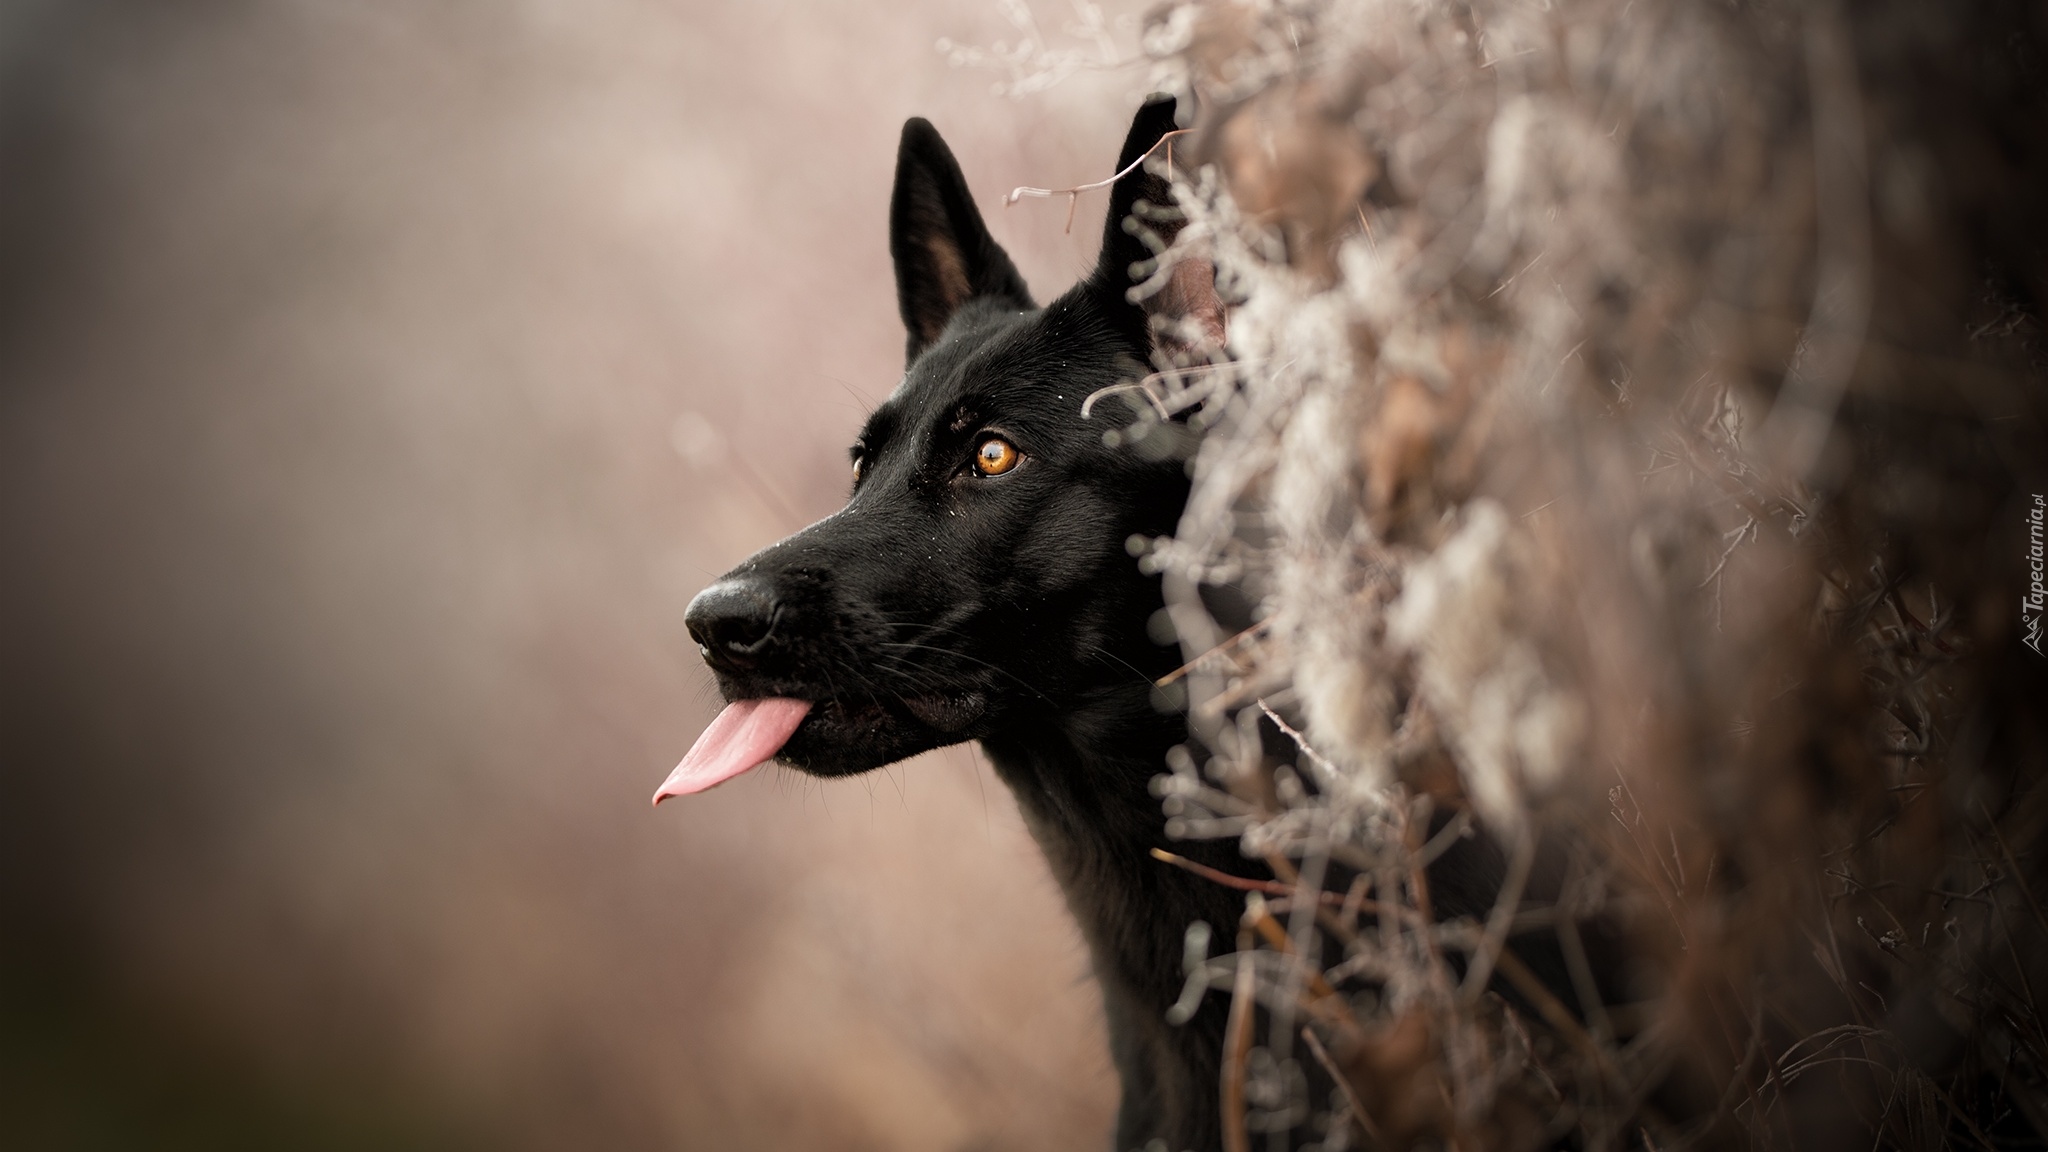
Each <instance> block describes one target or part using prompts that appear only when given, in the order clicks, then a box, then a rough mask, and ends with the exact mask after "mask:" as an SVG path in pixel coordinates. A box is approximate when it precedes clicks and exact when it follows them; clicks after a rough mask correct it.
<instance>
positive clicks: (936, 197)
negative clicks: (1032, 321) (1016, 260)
mask: <svg viewBox="0 0 2048 1152" xmlns="http://www.w3.org/2000/svg"><path fill="white" fill-rule="evenodd" d="M889 254H890V256H891V257H893V258H894V260H895V263H896V303H897V307H898V308H899V309H901V311H902V313H903V327H904V330H905V332H906V333H907V342H906V345H905V351H904V360H905V362H906V363H908V362H909V361H912V360H915V359H917V357H918V354H919V353H921V352H923V351H924V350H925V349H926V348H929V347H930V346H931V345H932V344H933V343H934V342H935V341H937V340H938V338H939V335H940V334H941V333H943V332H944V331H945V330H946V323H947V322H948V321H949V320H951V319H952V318H953V314H954V313H955V312H958V311H959V310H960V308H961V306H962V305H964V304H966V303H967V302H968V301H970V300H974V299H979V298H983V297H990V298H995V299H998V300H1001V301H1003V302H1004V303H1006V304H1010V305H1013V306H1015V307H1019V308H1030V307H1032V306H1033V305H1032V303H1031V293H1030V291H1029V290H1028V289H1026V288H1025V286H1024V278H1023V277H1022V276H1019V275H1018V274H1017V267H1016V265H1014V264H1012V263H1010V257H1009V255H1008V254H1007V253H1005V252H1004V251H1003V249H1002V246H1001V245H999V244H997V243H996V242H995V238H994V237H993V236H990V235H989V232H988V226H987V225H985V224H984V223H982V219H981V212H980V211H979V210H978V209H977V208H975V206H974V197H973V196H972V195H970V194H969V193H968V191H967V180H966V178H965V177H963V176H962V175H961V174H960V164H959V162H958V161H956V160H954V159H953V152H952V149H950V148H947V147H946V142H945V141H944V140H943V139H941V138H940V137H939V132H938V129H936V128H933V127H932V126H931V123H930V122H929V121H926V120H923V119H912V120H909V121H906V122H905V123H904V125H903V141H902V143H901V144H900V145H899V146H898V148H897V150H896V191H895V194H894V195H893V196H892V197H891V198H890V200H889Z"/></svg>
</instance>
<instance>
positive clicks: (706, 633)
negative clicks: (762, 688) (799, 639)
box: [683, 577, 778, 668]
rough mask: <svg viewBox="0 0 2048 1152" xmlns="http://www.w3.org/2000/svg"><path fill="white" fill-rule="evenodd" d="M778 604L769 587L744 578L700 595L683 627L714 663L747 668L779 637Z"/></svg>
mask: <svg viewBox="0 0 2048 1152" xmlns="http://www.w3.org/2000/svg"><path fill="white" fill-rule="evenodd" d="M777 608H778V605H777V603H776V600H775V593H774V592H773V590H771V589H770V588H769V587H768V585H767V584H765V583H763V582H761V581H758V580H751V579H748V578H746V577H740V578H738V579H733V580H720V581H719V582H718V583H716V584H713V585H712V586H711V587H709V588H706V589H705V590H703V591H702V592H699V593H697V598H696V599H695V600H692V601H690V607H689V610H688V611H686V612H684V613H683V624H684V626H686V627H688V628H689V630H690V635H691V636H692V637H694V638H695V639H696V641H697V643H698V644H699V645H700V646H701V647H702V648H703V651H704V658H705V659H706V660H709V661H711V662H712V663H713V664H723V665H725V666H727V667H732V668H745V667H749V666H751V665H752V664H753V663H754V660H755V659H756V658H757V657H758V656H760V655H761V653H762V651H763V650H764V649H766V648H767V647H768V645H769V643H770V641H772V640H773V639H774V638H775V621H776V616H777Z"/></svg>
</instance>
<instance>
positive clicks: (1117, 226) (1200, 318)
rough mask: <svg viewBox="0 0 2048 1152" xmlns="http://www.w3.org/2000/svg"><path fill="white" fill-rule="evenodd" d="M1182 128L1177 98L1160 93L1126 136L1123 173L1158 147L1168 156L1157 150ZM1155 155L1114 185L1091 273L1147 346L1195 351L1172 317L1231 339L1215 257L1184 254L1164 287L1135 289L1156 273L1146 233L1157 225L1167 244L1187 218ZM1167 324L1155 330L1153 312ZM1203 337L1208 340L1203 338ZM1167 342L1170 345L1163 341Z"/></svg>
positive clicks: (1137, 342)
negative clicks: (1143, 292) (1175, 331)
mask: <svg viewBox="0 0 2048 1152" xmlns="http://www.w3.org/2000/svg"><path fill="white" fill-rule="evenodd" d="M1173 130H1174V98H1173V97H1171V96H1164V95H1161V96H1154V97H1152V98H1151V99H1149V100H1147V101H1146V102H1145V105H1144V106H1143V107H1142V108H1139V109H1138V116H1137V118H1136V119H1135V120H1133V121H1131V134H1130V135H1129V136H1128V137H1126V138H1125V139H1124V149H1123V154H1122V155H1121V156H1119V157H1118V158H1117V162H1116V169H1115V170H1116V171H1118V172H1122V171H1123V170H1124V169H1126V168H1130V167H1131V166H1132V165H1133V164H1137V161H1138V158H1139V157H1141V156H1144V155H1145V154H1146V153H1147V152H1152V154H1153V158H1155V159H1163V157H1164V154H1165V149H1159V151H1157V152H1153V149H1154V148H1155V147H1157V145H1158V144H1159V142H1160V140H1161V139H1163V138H1164V137H1165V136H1166V134H1167V133H1169V132H1172V131H1173ZM1150 163H1151V162H1150V161H1149V160H1148V161H1147V162H1146V163H1144V164H1138V165H1137V167H1136V168H1133V169H1132V170H1131V171H1130V172H1129V173H1128V174H1126V175H1125V176H1124V177H1123V178H1122V179H1120V180H1118V181H1117V182H1116V184H1115V185H1114V186H1113V187H1112V188H1111V189H1110V193H1109V218H1108V220H1106V221H1105V222H1104V224H1103V228H1102V257H1101V260H1100V261H1099V262H1098V263H1097V264H1096V266H1095V272H1094V274H1093V275H1091V276H1090V277H1089V285H1090V287H1091V289H1092V290H1093V291H1094V293H1095V295H1096V298H1097V299H1098V300H1099V301H1100V303H1101V306H1102V308H1103V311H1104V313H1105V314H1106V315H1108V317H1109V318H1110V322H1111V323H1112V324H1113V325H1115V326H1116V328H1117V329H1118V330H1119V331H1121V332H1122V333H1124V335H1125V336H1126V337H1127V338H1128V339H1130V341H1131V343H1132V344H1133V346H1135V347H1138V348H1142V349H1144V350H1145V351H1146V352H1148V353H1149V352H1153V351H1166V352H1168V353H1170V354H1178V353H1183V352H1187V351H1191V350H1192V348H1191V346H1190V344H1189V342H1186V341H1183V340H1180V339H1178V338H1176V337H1175V336H1173V335H1172V328H1173V324H1172V323H1171V322H1173V321H1178V320H1181V319H1184V318H1185V319H1188V320H1192V321H1194V323H1195V324H1196V325H1197V326H1198V328H1199V331H1200V332H1201V333H1202V335H1203V337H1204V338H1205V340H1206V342H1207V343H1209V344H1211V345H1214V346H1220V345H1221V344H1222V343H1223V303H1222V301H1221V299H1219V298H1218V297H1217V295H1216V268H1215V265H1213V264H1212V263H1210V262H1209V261H1207V260H1182V261H1180V262H1179V263H1177V264H1175V265H1174V266H1173V270H1172V272H1171V273H1170V274H1169V276H1168V279H1167V281H1166V283H1165V284H1164V285H1162V286H1161V287H1160V288H1159V289H1158V290H1157V291H1155V292H1153V293H1152V294H1151V295H1149V296H1147V297H1146V298H1145V299H1143V300H1141V301H1136V302H1133V301H1132V300H1131V298H1130V292H1131V289H1132V288H1133V287H1134V286H1135V285H1137V284H1139V283H1141V282H1143V281H1145V280H1147V279H1149V278H1150V274H1149V272H1147V270H1146V268H1144V267H1137V266H1138V265H1141V264H1145V263H1146V262H1147V261H1150V260H1151V259H1152V258H1153V257H1154V256H1155V255H1157V253H1155V252H1154V251H1153V250H1152V247H1151V245H1149V244H1147V243H1146V242H1145V240H1144V239H1143V238H1142V237H1141V235H1140V233H1141V232H1143V231H1150V232H1151V233H1152V234H1153V235H1154V236H1156V237H1158V239H1159V241H1160V243H1162V244H1172V243H1173V239H1174V237H1175V236H1178V235H1179V234H1180V230H1181V227H1182V225H1183V224H1184V223H1185V221H1184V220H1183V219H1181V218H1180V216H1179V214H1178V211H1177V210H1176V209H1175V208H1174V202H1173V187H1172V185H1171V184H1169V183H1168V182H1167V180H1166V178H1165V177H1163V176H1156V175H1154V174H1152V173H1151V172H1148V171H1146V169H1147V168H1148V167H1149V166H1150ZM1154 317H1157V318H1159V320H1160V321H1162V322H1163V324H1162V326H1161V330H1160V332H1159V333H1158V334H1157V335H1155V331H1154V328H1155V326H1154V323H1153V318H1154ZM1196 343H1200V341H1197V342H1196ZM1161 345H1164V347H1161Z"/></svg>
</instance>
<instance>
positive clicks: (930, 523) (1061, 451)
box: [657, 100, 1220, 799]
mask: <svg viewBox="0 0 2048 1152" xmlns="http://www.w3.org/2000/svg"><path fill="white" fill-rule="evenodd" d="M1173 127H1174V105H1173V102H1172V101H1171V100H1159V101H1155V102H1153V103H1149V104H1147V105H1146V106H1145V107H1144V108H1142V109H1141V110H1140V111H1139V113H1138V116H1137V119H1136V121H1135V122H1134V123H1133V124H1132V127H1131V132H1130V136H1129V138H1128V139H1127V140H1126V142H1125V144H1124V147H1123V155H1122V157H1121V159H1120V161H1119V163H1118V166H1117V167H1118V171H1120V172H1121V171H1123V170H1125V169H1127V168H1128V169H1130V171H1128V172H1127V173H1126V174H1124V175H1123V176H1122V177H1121V178H1119V179H1118V180H1117V181H1116V183H1115V184H1114V185H1113V187H1112V189H1111V196H1110V206H1109V216H1108V222H1107V224H1106V226H1105V228H1104V238H1103V246H1102V254H1101V257H1100V259H1099V261H1098V262H1097V265H1096V267H1095V270H1094V271H1093V273H1092V274H1091V275H1090V276H1089V277H1088V278H1087V279H1085V280H1083V281H1082V282H1081V283H1079V284H1077V285H1075V286H1074V287H1073V289H1071V290H1070V291H1068V292H1067V293H1066V294H1065V295H1063V296H1061V297H1060V298H1059V299H1057V300H1055V301H1053V302H1052V303H1051V304H1049V305H1047V306H1045V307H1043V308H1040V307H1038V306H1036V305H1035V304H1034V303H1033V302H1032V299H1031V296H1030V293H1029V292H1028V290H1027V289H1026V288H1025V285H1024V281H1023V279H1022V278H1021V277H1020V276H1019V275H1018V274H1017V270H1016V268H1015V266H1014V265H1013V264H1012V263H1011V262H1010V259H1009V257H1008V256H1007V255H1006V254H1005V253H1004V252H1003V250H1002V249H1001V247H999V246H998V245H997V244H996V242H995V240H994V238H993V237H991V236H990V235H989V232H988V229H987V228H986V227H985V226H984V224H983V222H982V218H981V214H980V213H979V212H978V211H977V210H976V209H975V206H974V201H973V198H972V197H971V196H970V195H969V193H968V189H967V184H966V181H965V179H964V178H963V177H962V175H961V172H960V168H959V165H958V164H957V163H956V162H955V161H954V159H953V155H952V153H951V152H950V151H949V150H948V149H947V147H946V145H945V142H944V141H943V140H941V139H940V138H939V134H938V133H937V131H935V130H934V129H933V128H932V126H931V125H930V124H928V123H926V122H925V121H923V120H912V121H910V122H909V123H907V124H905V125H904V128H903V139H902V145H901V149H900V151H899V153H898V157H897V167H896V187H895V193H894V197H893V199H892V202H891V205H890V213H889V216H890V219H889V226H890V235H889V246H890V251H891V253H892V255H893V257H894V259H895V266H896V285H897V298H898V303H899V305H900V307H901V310H902V315H903V323H904V327H905V329H906V330H907V332H908V343H907V360H908V365H907V368H906V370H905V372H904V375H903V379H902V382H901V383H900V384H899V385H898V386H897V388H896V390H895V391H894V392H893V393H892V394H891V395H890V396H889V398H888V399H887V400H886V401H884V402H883V403H882V404H881V406H880V407H879V408H877V409H876V410H875V411H874V413H873V414H872V415H871V416H870V417H869V418H868V421H867V424H866V427H865V428H863V429H862V431H861V433H860V436H859V438H858V439H857V440H856V441H855V442H854V444H853V448H852V461H851V471H852V494H851V496H850V497H849V499H848V501H847V504H846V506H845V507H844V508H843V509H841V510H840V511H839V512H837V513H835V514H834V515H832V516H830V517H827V518H826V519H824V520H822V521H820V522H818V523H817V524H814V525H812V526H811V527H809V528H806V529H805V530H803V531H802V532H799V533H797V534H796V535H794V536H791V537H789V538H788V539H786V540H783V541H782V542H780V543H778V544H776V545H774V546H772V547H770V548H767V549H765V550H764V551H762V552H760V553H758V554H756V555H755V556H753V557H751V558H749V559H748V560H747V561H746V562H744V563H742V564H741V565H739V566H738V567H737V568H735V569H733V570H732V571H731V572H730V573H727V574H726V575H725V576H724V577H722V578H721V579H720V580H719V581H718V582H717V583H715V584H713V585H712V586H711V587H709V588H707V589H705V590H704V592H703V593H701V594H700V595H699V596H698V597H697V598H696V599H695V600H694V601H693V602H692V603H691V605H690V608H689V611H688V613H687V616H686V622H687V625H688V627H689V630H690V633H691V635H692V636H693V637H694V638H695V639H696V640H697V642H698V644H699V645H700V647H701V651H702V652H703V655H704V658H705V659H706V660H707V661H708V662H709V664H710V665H711V667H712V669H713V670H714V672H715V673H716V674H717V677H718V683H719V688H720V690H721V691H722V692H723V694H724V695H725V697H726V698H727V700H729V701H732V702H733V704H732V705H731V706H730V707H728V709H727V712H726V714H725V715H722V716H721V717H720V718H719V720H718V721H716V722H714V723H713V725H712V727H711V728H710V729H708V730H707V731H706V733H705V736H704V737H703V738H701V739H700V740H699V742H698V747H697V748H696V749H693V750H692V752H691V758H690V759H686V760H685V761H684V764H683V766H682V767H681V768H679V769H678V770H677V774H676V776H675V777H672V778H671V780H670V782H669V784H668V785H665V786H664V791H663V793H662V795H670V794H675V793H678V792H686V791H695V790H697V789H698V788H702V787H709V786H710V785H711V784H715V783H717V782H719V781H720V780H723V779H726V778H727V777H729V776H731V775H734V774H737V773H738V772H741V771H745V770H746V769H747V768H750V767H752V766H753V765H754V764H756V763H759V762H762V761H765V760H766V759H768V758H770V757H771V756H773V757H775V758H778V759H781V760H783V761H784V762H786V763H788V764H791V765H794V766H795V767H798V768H801V769H803V770H805V771H807V772H811V773H813V774H817V775H828V776H831V775H843V774H848V773H855V772H864V771H867V770H869V769H873V768H878V767H881V766H883V765H885V764H889V763H893V762H895V761H897V760H901V759H904V758H906V757H909V756H913V755H915V754H917V753H919V752H924V751H926V750H929V749H932V748H937V747H941V746H944V745H947V744H954V743H959V742H961V741H964V740H970V739H977V738H984V737H988V736H990V735H992V734H995V733H998V732H1001V731H1004V730H1006V729H1008V728H1011V727H1013V726H1016V725H1021V724H1032V723H1045V722H1048V721H1053V722H1059V721H1060V720H1061V719H1063V718H1068V717H1072V716H1074V715H1077V714H1079V713H1083V712H1085V711H1086V710H1087V708H1088V707H1089V706H1090V704H1091V702H1094V701H1099V700H1100V699H1102V698H1103V697H1104V695H1105V691H1106V689H1109V690H1111V691H1109V694H1110V695H1115V694H1116V693H1115V692H1114V691H1113V689H1114V688H1115V687H1116V686H1123V687H1125V688H1128V687H1131V686H1136V691H1137V693H1138V694H1137V699H1138V700H1139V701H1140V702H1141V703H1142V702H1143V701H1144V700H1145V699H1146V696H1145V694H1144V688H1145V687H1146V685H1147V681H1148V679H1149V677H1150V676H1151V675H1156V674H1157V665H1158V664H1159V662H1160V660H1161V658H1162V654H1161V652H1160V650H1159V649H1158V648H1157V646H1156V645H1153V644H1151V643H1150V642H1149V641H1148V640H1147V639H1146V637H1145V624H1146V621H1147V618H1148V616H1149V615H1150V614H1151V612H1152V611H1153V610H1156V609H1157V607H1158V606H1159V591H1158V587H1157V582H1156V580H1155V579H1153V578H1149V577H1146V576H1144V575H1142V574H1141V573H1140V572H1139V570H1138V568H1137V565H1136V563H1135V562H1134V561H1133V560H1132V558H1131V555H1130V553H1129V552H1128V551H1127V549H1126V541H1127V540H1128V539H1129V538H1131V537H1132V536H1134V535H1145V536H1153V535H1159V534H1164V533H1168V532H1171V531H1172V530H1173V528H1174V526H1175V523H1176V521H1177V520H1178V518H1179V515H1180V511H1181V506H1182V504H1183V503H1184V501H1185V499H1186V495H1187V479H1186V474H1185V468H1184V457H1185V453H1184V452H1174V451H1160V450H1158V447H1157V446H1156V445H1152V446H1150V450H1133V449H1132V448H1130V447H1127V446H1126V447H1114V446H1111V445H1110V444H1109V443H1106V441H1105V437H1104V432H1105V431H1107V430H1110V429H1113V428H1117V427H1120V426H1121V425H1122V424H1123V423H1125V421H1120V420H1110V419H1105V418H1104V411H1105V410H1104V409H1098V410H1097V411H1096V412H1095V413H1094V418H1093V419H1092V420H1091V419H1085V418H1084V417H1083V416H1082V407H1083V403H1084V401H1086V400H1087V399H1088V397H1090V396H1091V395H1092V394H1094V393H1096V392H1098V391H1100V390H1102V389H1105V388H1110V387H1111V386H1113V385H1116V384H1118V383H1120V382H1127V381H1131V380H1135V379H1137V378H1139V377H1142V376H1144V375H1145V374H1147V373H1148V372H1149V371H1150V370H1151V369H1150V367H1149V364H1150V361H1151V359H1152V357H1153V354H1154V353H1155V351H1157V349H1156V348H1155V338H1154V335H1153V328H1154V327H1155V326H1154V325H1153V324H1152V323H1151V320H1150V317H1149V315H1148V312H1150V311H1152V310H1156V309H1157V308H1158V307H1160V302H1159V301H1157V300H1154V301H1151V302H1149V303H1139V302H1133V301H1132V300H1131V299H1130V294H1131V288H1132V285H1133V278H1132V268H1133V265H1136V264H1139V263H1140V262H1142V261H1145V260H1148V259H1149V258H1150V257H1151V256H1152V255H1153V252H1152V250H1151V248H1150V247H1149V246H1148V244H1147V242H1146V238H1144V237H1142V236H1140V235H1139V234H1138V233H1139V231H1140V230H1139V229H1138V228H1136V227H1135V226H1133V227H1127V226H1126V220H1127V219H1128V218H1130V217H1131V216H1132V214H1133V212H1134V211H1141V210H1142V209H1141V207H1140V205H1139V201H1146V202H1148V203H1149V204H1152V205H1159V206H1165V205H1168V204H1170V203H1171V202H1172V201H1171V194H1170V192H1169V190H1168V188H1167V185H1166V182H1165V180H1163V179H1162V178H1161V177H1159V176H1157V175H1155V174H1153V173H1151V172H1149V171H1147V170H1146V166H1145V165H1144V164H1141V163H1139V160H1140V159H1141V158H1143V157H1144V156H1145V155H1146V154H1147V153H1148V152H1149V151H1151V150H1152V149H1153V148H1154V146H1155V145H1156V144H1157V143H1158V142H1159V141H1160V140H1161V139H1162V138H1163V137H1164V136H1165V135H1166V133H1168V132H1170V131H1172V130H1173ZM1152 216H1153V217H1155V218H1156V216H1157V213H1153V214H1152ZM1176 227H1177V225H1175V224H1173V223H1172V222H1170V221H1168V222H1164V223H1163V224H1155V225H1154V226H1153V229H1152V230H1153V233H1154V235H1159V234H1161V233H1163V234H1164V235H1165V236H1167V237H1169V238H1170V236H1171V234H1172V232H1173V231H1174V229H1175V228H1176ZM1189 270H1190V271H1193V266H1192V265H1191V266H1190V269H1189ZM1190 286H1192V291H1191V290H1190ZM1170 288H1171V290H1170V291H1169V292H1168V293H1164V294H1162V295H1164V296H1166V297H1167V299H1168V301H1170V304H1171V306H1172V307H1173V308H1175V309H1176V310H1179V311H1182V312H1187V311H1190V310H1194V311H1196V318H1197V321H1198V322H1200V323H1203V324H1205V325H1211V326H1215V327H1220V310H1218V309H1216V307H1215V304H1214V299H1215V298H1214V292H1213V287H1212V286H1211V281H1210V278H1209V276H1208V274H1207V270H1206V268H1204V269H1201V270H1200V272H1199V274H1197V275H1189V274H1186V273H1183V274H1181V275H1177V276H1175V277H1174V279H1173V283H1172V285H1171V286H1170ZM1105 409H1107V406H1105ZM1107 410H1114V409H1107ZM1176 434H1179V430H1178V429H1174V430H1172V431H1170V432H1168V433H1167V436H1168V438H1169V439H1170V438H1171V437H1172V436H1173V435H1176ZM1155 438H1156V437H1155ZM1128 694H1129V693H1125V695H1126V696H1128ZM693 762H695V768H694V770H692V765H693ZM660 798H661V797H660V796H657V799H660Z"/></svg>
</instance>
